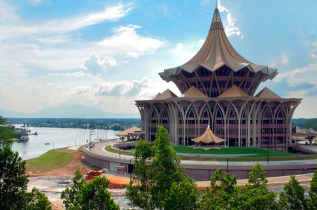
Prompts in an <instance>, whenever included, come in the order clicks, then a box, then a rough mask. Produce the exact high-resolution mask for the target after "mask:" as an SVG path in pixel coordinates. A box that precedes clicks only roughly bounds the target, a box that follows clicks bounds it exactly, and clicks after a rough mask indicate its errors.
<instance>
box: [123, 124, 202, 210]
mask: <svg viewBox="0 0 317 210" xmlns="http://www.w3.org/2000/svg"><path fill="white" fill-rule="evenodd" d="M126 196H127V198H128V199H129V200H130V203H131V205H133V206H137V207H139V208H142V209H155V208H159V209H162V208H167V209H173V208H174V207H179V208H178V209H188V208H189V209H191V208H192V207H193V208H194V207H195V208H196V207H197V205H196V203H197V200H198V199H199V192H198V190H197V188H196V185H195V183H194V180H192V179H188V178H186V177H185V173H184V170H183V169H182V167H181V165H180V158H179V157H178V156H177V154H176V152H175V151H174V149H173V148H172V147H171V145H170V137H169V135H168V132H167V130H166V129H165V128H164V127H162V126H158V127H157V134H156V136H155V141H154V146H152V145H151V143H149V142H146V141H143V140H139V142H138V143H137V146H136V151H135V158H134V170H133V174H132V176H131V181H130V184H129V185H128V186H127V192H126ZM176 196H177V197H178V199H176ZM187 198H190V199H187ZM184 199H186V200H184ZM173 206H174V207H173Z"/></svg>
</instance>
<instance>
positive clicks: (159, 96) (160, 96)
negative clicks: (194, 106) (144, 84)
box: [152, 89, 177, 100]
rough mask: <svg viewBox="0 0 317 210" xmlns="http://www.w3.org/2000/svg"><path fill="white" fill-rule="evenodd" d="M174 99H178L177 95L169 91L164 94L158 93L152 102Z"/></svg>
mask: <svg viewBox="0 0 317 210" xmlns="http://www.w3.org/2000/svg"><path fill="white" fill-rule="evenodd" d="M172 97H177V95H176V94H175V93H173V92H172V91H170V89H167V90H165V91H164V92H163V93H158V94H157V95H156V97H155V98H153V99H152V100H165V99H168V98H172Z"/></svg>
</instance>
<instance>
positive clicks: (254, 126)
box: [136, 7, 301, 151]
mask: <svg viewBox="0 0 317 210" xmlns="http://www.w3.org/2000/svg"><path fill="white" fill-rule="evenodd" d="M159 75H160V76H161V78H162V79H163V80H165V81H166V82H170V81H172V82H174V83H175V85H176V86H177V87H178V89H179V90H180V92H181V94H182V95H181V96H180V97H177V96H176V95H175V94H174V93H172V92H171V91H170V90H167V92H166V91H165V92H164V93H162V94H158V95H157V96H156V97H155V98H153V99H152V100H138V101H136V106H137V107H138V109H139V111H140V114H141V128H142V133H143V134H144V138H145V139H147V140H149V141H153V140H154V138H155V134H156V126H157V125H162V126H164V127H165V128H167V129H168V131H169V134H170V136H171V141H172V143H173V144H175V145H191V144H192V143H193V142H192V141H191V139H195V138H197V137H198V136H201V135H202V134H203V133H204V132H205V130H206V128H207V126H208V125H210V127H211V130H212V131H213V132H214V133H215V135H217V136H219V137H220V138H222V139H225V140H226V142H225V143H226V145H227V146H240V147H243V146H246V147H260V148H267V149H272V150H279V151H287V149H288V148H287V147H288V146H289V144H290V143H291V128H292V116H293V113H294V111H295V109H296V107H297V106H298V105H299V104H300V101H301V99H296V98H281V97H280V96H278V95H277V94H275V93H274V92H273V91H271V90H270V89H268V88H264V89H263V90H261V91H260V92H259V93H258V94H257V95H255V96H254V94H255V92H256V90H257V88H258V87H259V85H260V84H261V82H264V81H266V80H268V79H273V78H274V77H275V76H276V75H277V70H276V69H273V68H269V67H268V66H264V65H258V64H255V63H252V62H250V61H248V60H247V59H245V58H243V57H242V56H241V55H240V54H239V53H238V52H237V51H236V50H235V49H234V48H233V46H232V45H231V44H230V42H229V40H228V38H227V36H226V33H225V31H224V28H223V24H222V21H221V17H220V14H219V10H218V8H217V7H216V8H215V10H214V14H213V18H212V22H211V26H210V29H209V33H208V36H207V38H206V40H205V42H204V44H203V45H202V47H201V49H200V50H199V51H198V53H197V54H196V55H195V56H194V57H193V58H192V59H190V60H189V61H188V62H186V63H185V64H183V65H181V66H178V67H174V68H170V69H165V70H164V71H163V72H161V73H159Z"/></svg>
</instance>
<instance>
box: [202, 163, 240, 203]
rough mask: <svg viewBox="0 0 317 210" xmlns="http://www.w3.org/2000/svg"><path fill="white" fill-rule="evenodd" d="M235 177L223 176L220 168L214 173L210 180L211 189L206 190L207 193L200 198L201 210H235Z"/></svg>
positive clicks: (236, 192) (236, 190) (236, 201)
mask: <svg viewBox="0 0 317 210" xmlns="http://www.w3.org/2000/svg"><path fill="white" fill-rule="evenodd" d="M236 184H237V179H236V176H232V177H231V176H230V174H229V173H227V174H226V176H224V174H223V172H222V168H218V169H217V170H216V171H215V174H214V176H213V177H211V178H210V185H211V189H209V188H207V189H206V190H207V192H206V193H205V195H204V196H203V197H202V201H201V208H202V209H235V208H237V205H238V200H237V199H236V198H237V196H238V193H239V191H238V189H237V188H235V185H236Z"/></svg>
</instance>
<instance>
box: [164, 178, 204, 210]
mask: <svg viewBox="0 0 317 210" xmlns="http://www.w3.org/2000/svg"><path fill="white" fill-rule="evenodd" d="M199 198H200V192H199V190H198V189H197V187H196V185H195V183H194V180H192V179H186V180H185V181H184V182H181V183H177V182H173V184H172V186H171V188H170V190H169V191H168V192H167V195H166V198H165V200H164V202H163V207H164V209H170V210H178V209H185V210H186V209H188V210H189V209H198V208H199V203H198V200H199Z"/></svg>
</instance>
